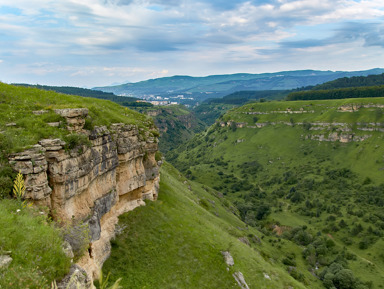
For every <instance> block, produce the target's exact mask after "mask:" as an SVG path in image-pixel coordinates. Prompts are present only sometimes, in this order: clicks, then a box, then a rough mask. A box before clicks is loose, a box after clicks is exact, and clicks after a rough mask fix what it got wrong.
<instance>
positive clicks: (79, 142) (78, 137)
mask: <svg viewBox="0 0 384 289" xmlns="http://www.w3.org/2000/svg"><path fill="white" fill-rule="evenodd" d="M64 141H65V142H66V144H65V147H64V148H65V149H66V150H72V149H74V148H78V147H80V146H83V145H85V146H87V147H91V145H92V144H91V142H90V140H89V139H88V136H86V135H84V134H69V135H66V136H65V137H64Z"/></svg>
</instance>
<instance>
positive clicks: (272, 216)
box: [169, 98, 384, 288]
mask: <svg viewBox="0 0 384 289" xmlns="http://www.w3.org/2000/svg"><path fill="white" fill-rule="evenodd" d="M349 103H354V104H380V105H383V104H384V99H382V98H381V99H377V98H374V99H354V100H351V99H348V100H336V101H335V100H334V101H311V102H308V101H298V102H268V103H253V104H248V105H245V106H243V107H241V108H238V109H233V110H230V111H229V112H228V113H227V114H226V115H224V116H223V117H222V120H224V121H235V122H238V123H239V122H246V123H248V125H249V126H252V125H254V123H255V120H254V119H253V118H254V117H255V116H256V117H257V118H258V119H257V120H256V121H257V122H270V123H271V122H276V124H270V125H267V126H266V127H263V128H261V129H257V128H237V129H232V128H231V127H220V126H219V125H213V126H211V127H210V128H209V129H207V130H206V131H205V132H203V133H201V134H199V135H197V136H196V137H195V138H194V139H192V140H191V141H190V142H189V143H187V144H186V145H185V146H184V147H182V148H179V149H178V150H176V151H174V152H171V153H169V160H170V161H171V162H172V163H173V164H175V165H176V167H178V168H179V169H180V170H182V172H184V173H185V174H186V175H187V176H188V177H189V178H191V179H194V180H196V181H198V182H201V183H202V184H206V185H210V186H212V187H213V188H215V189H217V190H219V191H221V192H222V193H223V194H224V195H225V197H226V198H227V199H228V200H230V201H232V202H233V203H234V204H235V205H236V207H237V208H238V210H239V211H240V215H241V218H242V219H243V220H244V221H245V222H247V223H248V224H250V225H253V226H256V227H259V228H264V229H265V230H267V231H268V230H271V227H272V226H273V225H275V224H280V226H286V227H287V228H288V230H291V229H292V228H298V227H303V226H305V227H307V228H308V230H309V232H310V234H311V235H312V237H313V238H315V237H316V236H317V235H318V234H320V236H324V237H327V238H333V240H334V242H335V244H336V247H335V248H334V249H332V250H329V254H326V255H325V256H324V257H321V258H320V259H318V260H319V262H320V263H321V264H320V265H319V266H320V271H321V270H322V269H323V268H325V266H327V265H330V264H331V263H332V262H333V261H334V260H340V258H341V259H343V258H344V257H342V254H343V253H342V251H343V247H345V248H346V250H347V251H346V252H349V253H348V254H352V255H355V256H357V257H356V259H348V260H346V264H347V265H345V266H347V267H348V266H349V267H350V268H351V269H352V270H353V272H354V274H355V276H356V277H359V278H360V279H361V280H363V281H364V282H369V281H371V282H372V286H373V287H372V288H380V287H379V286H380V285H381V284H383V278H384V270H383V268H384V258H383V257H379V256H384V255H383V253H382V247H381V246H382V242H381V239H382V237H383V235H384V215H383V214H382V212H383V206H384V194H383V188H384V185H383V184H384V183H383V167H384V159H383V156H384V146H383V145H382V140H383V136H384V133H382V132H371V131H369V132H362V131H359V130H357V129H356V123H358V122H375V123H381V124H382V123H384V117H383V108H361V109H360V110H359V111H358V112H351V113H348V112H338V111H337V108H338V107H340V106H341V105H345V104H349ZM287 108H291V109H292V110H293V111H296V110H300V108H304V109H305V110H314V111H315V112H314V113H306V114H305V113H304V114H280V113H271V114H258V115H255V114H251V115H249V114H245V113H244V112H255V111H259V112H273V111H285V110H286V109H287ZM281 122H288V123H292V122H293V123H294V124H295V125H294V126H289V125H286V124H284V123H281ZM299 122H343V123H347V125H348V126H349V127H350V128H351V129H352V132H347V133H354V134H355V135H362V134H369V135H371V137H370V138H368V139H366V140H365V141H362V142H350V143H340V142H319V141H315V140H310V139H307V138H306V137H307V136H308V135H313V134H327V133H329V132H327V131H326V129H323V130H320V131H319V130H308V129H306V128H305V127H304V126H303V125H301V124H300V125H299V124H298V123H299ZM260 212H261V213H263V212H264V213H265V215H257V214H258V213H260ZM256 216H259V217H260V216H261V217H260V218H259V217H256ZM341 220H344V221H345V222H346V226H345V227H341V226H339V223H340V222H341ZM357 224H360V225H361V226H362V230H361V231H356V233H353V230H354V228H355V227H356V226H357ZM380 248H381V249H380ZM338 256H339V257H338ZM340 256H341V257H340ZM336 258H339V259H336ZM348 258H349V257H348ZM304 263H305V262H304ZM367 264H369V265H367ZM307 266H309V267H311V266H310V265H309V264H307ZM367 266H368V267H367Z"/></svg>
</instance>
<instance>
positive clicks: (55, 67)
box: [0, 0, 384, 87]
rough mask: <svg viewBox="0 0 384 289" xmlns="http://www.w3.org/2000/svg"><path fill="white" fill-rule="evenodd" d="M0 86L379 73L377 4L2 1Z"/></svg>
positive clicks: (381, 8)
mask: <svg viewBox="0 0 384 289" xmlns="http://www.w3.org/2000/svg"><path fill="white" fill-rule="evenodd" d="M0 41H1V42H0V44H1V45H0V81H3V82H7V83H11V82H24V83H32V84H37V83H38V84H49V85H71V86H81V87H93V86H103V85H109V84H112V83H123V82H128V81H131V82H136V81H140V80H145V79H150V78H157V77H162V76H172V75H193V76H205V75H210V74H227V73H237V72H248V73H262V72H276V71H282V70H297V69H319V70H365V69H370V68H375V67H384V1H383V0H296V1H293V0H257V1H256V0H248V1H243V0H16V1H15V0H0Z"/></svg>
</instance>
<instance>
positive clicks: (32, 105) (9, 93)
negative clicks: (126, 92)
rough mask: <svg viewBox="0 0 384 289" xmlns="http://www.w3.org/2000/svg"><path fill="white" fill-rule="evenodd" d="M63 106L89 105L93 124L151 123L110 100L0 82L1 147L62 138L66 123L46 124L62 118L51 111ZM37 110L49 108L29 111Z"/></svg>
mask: <svg viewBox="0 0 384 289" xmlns="http://www.w3.org/2000/svg"><path fill="white" fill-rule="evenodd" d="M62 108H88V109H89V116H88V118H87V119H88V122H89V123H90V124H91V125H92V126H95V125H98V126H99V125H110V124H111V123H127V124H136V125H138V126H139V127H142V128H144V129H147V128H148V127H149V126H152V124H153V121H152V120H151V119H150V118H149V117H146V116H145V115H142V114H140V113H138V112H135V111H132V110H129V109H127V108H124V107H122V106H120V105H118V104H116V103H114V102H111V101H107V100H101V99H94V98H84V97H80V96H73V95H66V94H60V93H55V92H52V91H44V90H39V89H35V88H26V87H16V86H12V85H8V84H4V83H0V131H1V132H2V133H1V134H0V138H1V139H0V140H1V142H0V143H1V145H0V146H1V149H2V150H3V149H7V150H10V151H17V150H21V149H23V148H24V147H26V146H30V145H34V144H36V143H37V142H38V141H39V140H41V139H43V138H62V137H63V136H64V135H66V134H68V131H67V130H66V129H65V125H63V127H62V128H53V127H50V126H48V124H47V123H48V122H55V121H63V120H64V119H63V118H61V117H60V116H58V115H56V114H55V113H54V112H53V110H54V109H62ZM36 110H48V111H49V113H48V114H43V115H34V114H33V113H32V112H33V111H36ZM10 123H16V126H7V124H10Z"/></svg>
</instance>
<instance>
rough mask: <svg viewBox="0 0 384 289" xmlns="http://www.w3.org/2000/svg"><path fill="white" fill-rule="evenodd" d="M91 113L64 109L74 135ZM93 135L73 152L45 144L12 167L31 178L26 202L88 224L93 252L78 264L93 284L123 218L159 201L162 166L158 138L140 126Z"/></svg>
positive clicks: (12, 160) (55, 143) (59, 143)
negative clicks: (158, 160)
mask: <svg viewBox="0 0 384 289" xmlns="http://www.w3.org/2000/svg"><path fill="white" fill-rule="evenodd" d="M86 113H87V112H86V111H85V110H75V111H72V112H71V111H68V110H62V111H60V114H61V115H65V117H69V118H71V119H72V120H71V122H70V123H71V125H70V128H71V130H72V131H73V130H76V131H83V132H84V130H83V125H84V121H82V120H80V119H81V118H84V117H85V116H86ZM74 128H75V129H74ZM87 136H88V139H89V143H88V142H87V143H86V144H81V143H80V144H78V145H77V146H76V147H74V148H73V149H72V150H68V149H65V142H64V141H62V140H60V139H46V140H41V141H40V142H39V144H37V145H35V146H33V147H32V148H31V149H29V150H26V151H24V152H21V153H17V154H14V155H12V156H11V157H10V163H11V165H12V166H13V168H14V169H15V170H16V171H20V172H21V173H22V174H24V175H25V186H26V194H25V197H26V199H29V200H32V201H33V202H34V203H35V204H36V205H43V206H47V207H48V208H49V209H50V211H51V214H52V215H53V217H54V218H55V219H56V220H58V221H60V222H63V223H78V222H85V223H86V224H88V227H89V236H90V244H89V248H88V254H85V255H84V256H83V257H82V258H81V259H80V260H79V261H78V265H79V266H81V268H83V269H84V270H85V271H86V272H87V274H88V277H89V278H90V279H91V280H92V279H94V278H98V274H99V271H100V269H101V266H102V264H103V263H104V261H105V260H106V259H107V258H108V256H109V254H110V240H111V238H113V237H114V230H115V225H116V223H117V221H118V216H119V215H121V214H123V213H124V212H127V211H130V210H133V209H134V208H136V207H138V206H140V205H144V204H145V203H144V200H146V199H149V200H155V199H156V198H157V194H158V189H159V166H158V162H157V161H156V159H155V153H156V152H157V139H156V138H155V137H153V136H152V134H151V133H149V132H148V131H144V130H142V129H141V130H140V129H139V128H138V127H136V126H134V125H126V124H113V125H111V126H110V127H109V128H107V127H96V128H95V129H94V130H92V131H90V132H87Z"/></svg>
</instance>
